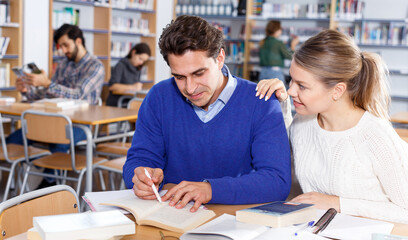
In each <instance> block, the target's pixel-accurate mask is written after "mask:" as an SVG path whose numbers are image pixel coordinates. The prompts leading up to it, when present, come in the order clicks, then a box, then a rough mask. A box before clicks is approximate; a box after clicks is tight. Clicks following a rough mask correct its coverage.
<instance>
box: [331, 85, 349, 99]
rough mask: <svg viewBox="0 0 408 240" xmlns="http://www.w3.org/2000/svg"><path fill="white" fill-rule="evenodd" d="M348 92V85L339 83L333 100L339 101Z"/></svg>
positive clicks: (334, 91) (334, 90)
mask: <svg viewBox="0 0 408 240" xmlns="http://www.w3.org/2000/svg"><path fill="white" fill-rule="evenodd" d="M346 90H347V85H346V84H345V83H344V82H341V83H337V84H336V86H334V88H333V96H332V98H333V100H334V101H337V100H339V99H340V98H341V97H342V96H343V95H344V93H345V92H346Z"/></svg>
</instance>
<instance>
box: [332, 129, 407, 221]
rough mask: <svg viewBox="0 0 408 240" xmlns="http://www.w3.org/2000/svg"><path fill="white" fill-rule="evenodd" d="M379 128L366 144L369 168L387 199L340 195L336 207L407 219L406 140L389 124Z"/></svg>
mask: <svg viewBox="0 0 408 240" xmlns="http://www.w3.org/2000/svg"><path fill="white" fill-rule="evenodd" d="M381 129H382V135H381V136H376V137H375V139H372V140H371V141H370V143H369V144H368V146H369V151H370V156H373V161H372V162H373V164H372V167H373V171H374V173H375V174H376V176H377V178H378V181H379V183H380V184H381V187H382V189H383V191H384V194H385V195H386V196H387V197H388V201H384V202H376V201H368V200H361V199H350V198H340V209H341V212H343V213H346V214H353V215H355V214H357V215H360V216H367V217H372V218H378V219H383V220H388V221H393V222H402V223H408V144H407V143H406V142H404V141H403V140H402V139H401V138H399V136H398V135H397V134H396V133H395V131H394V130H393V129H392V127H388V128H387V127H384V128H383V127H382V128H381Z"/></svg>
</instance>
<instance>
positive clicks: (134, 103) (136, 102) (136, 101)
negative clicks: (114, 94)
mask: <svg viewBox="0 0 408 240" xmlns="http://www.w3.org/2000/svg"><path fill="white" fill-rule="evenodd" d="M142 102H143V98H132V99H130V101H129V102H128V105H127V108H128V109H135V110H138V111H139V109H140V106H142Z"/></svg>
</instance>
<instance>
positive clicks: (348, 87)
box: [257, 30, 408, 223]
mask: <svg viewBox="0 0 408 240" xmlns="http://www.w3.org/2000/svg"><path fill="white" fill-rule="evenodd" d="M387 73H388V72H387V69H386V66H385V65H384V63H383V62H382V60H381V58H380V57H379V56H378V55H377V54H374V53H369V52H361V51H360V49H359V48H358V47H357V46H356V44H355V43H354V42H353V41H352V40H351V39H350V38H349V37H347V36H345V35H344V34H342V33H339V32H337V31H333V30H325V31H322V32H321V33H319V34H318V35H316V36H314V37H312V38H310V39H309V40H307V41H306V42H305V43H304V44H303V45H302V46H301V48H300V49H298V50H297V51H296V52H295V54H294V57H293V61H292V64H291V68H290V74H291V77H292V82H291V84H290V88H289V90H288V91H287V92H286V90H285V87H284V86H283V84H282V82H280V81H279V80H276V79H274V80H264V81H261V82H260V83H259V84H258V92H257V95H260V97H263V96H265V95H266V96H270V95H271V94H272V92H274V91H275V90H276V95H277V96H278V97H279V99H280V100H285V99H286V98H287V94H289V95H290V96H291V97H292V99H293V104H294V106H295V109H296V112H297V113H298V114H297V115H296V116H295V118H294V120H293V123H292V125H291V127H290V141H291V145H292V150H293V156H294V161H295V172H296V176H297V178H298V180H299V183H300V186H301V188H302V190H303V192H304V194H302V195H299V196H297V197H295V198H294V199H292V201H295V202H304V203H313V204H316V205H317V207H318V208H323V209H327V208H330V207H333V208H335V209H337V210H338V211H341V212H342V213H346V214H351V215H357V216H364V217H369V218H378V219H383V220H388V221H393V222H403V223H408V144H407V143H406V142H405V141H403V140H402V139H401V138H400V137H399V136H398V135H397V133H396V132H395V131H394V129H393V128H392V125H391V124H390V122H389V116H388V106H389V103H390V96H389V93H388V78H387V77H388V76H387ZM287 101H289V100H287Z"/></svg>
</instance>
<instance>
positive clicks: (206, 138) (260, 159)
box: [123, 16, 291, 212]
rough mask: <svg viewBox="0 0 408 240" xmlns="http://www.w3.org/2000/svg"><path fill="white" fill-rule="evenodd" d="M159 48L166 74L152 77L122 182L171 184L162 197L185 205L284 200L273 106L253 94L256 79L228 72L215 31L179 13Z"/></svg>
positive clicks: (142, 191) (285, 146) (286, 178)
mask: <svg viewBox="0 0 408 240" xmlns="http://www.w3.org/2000/svg"><path fill="white" fill-rule="evenodd" d="M159 47H160V52H161V54H162V55H163V58H164V60H165V61H166V62H167V64H168V65H169V67H170V69H171V72H172V74H173V76H174V77H172V78H170V79H167V80H163V81H161V82H160V83H158V84H155V85H154V86H153V88H152V89H151V90H150V91H149V93H148V94H147V96H146V98H145V99H144V101H143V104H142V106H141V108H140V110H139V115H138V120H137V122H136V131H135V134H134V136H133V142H132V146H131V148H130V149H129V151H128V155H127V160H126V163H125V165H124V167H123V179H124V181H125V183H126V186H127V187H128V188H133V190H134V192H135V194H136V195H137V196H138V197H140V198H143V199H155V198H156V197H155V195H154V192H153V190H152V187H151V186H152V184H155V185H156V187H158V186H159V184H161V183H163V184H167V183H174V184H176V185H175V186H174V187H172V188H171V189H170V190H169V191H168V192H167V193H166V195H164V196H163V199H162V200H164V201H166V200H170V205H171V206H175V207H176V208H183V207H184V206H185V205H186V204H187V203H188V202H189V201H191V200H193V201H194V202H195V204H194V206H193V207H192V208H191V211H193V212H194V211H196V210H197V209H198V207H199V206H200V205H201V204H204V203H207V202H210V203H220V204H249V203H263V202H270V201H277V200H285V199H286V197H287V196H288V194H289V190H290V181H291V172H290V170H291V169H290V149H289V142H288V138H287V134H286V129H285V125H284V121H283V117H282V111H281V107H280V105H279V102H278V101H277V100H276V98H273V99H272V100H271V101H268V102H266V101H264V100H259V99H255V98H253V94H254V92H255V87H256V85H255V84H254V83H251V82H249V81H247V80H243V79H240V78H238V77H235V76H233V75H231V73H230V71H229V69H228V67H227V66H226V65H225V64H224V61H225V44H224V38H223V34H222V32H221V31H220V30H218V29H216V28H215V27H213V26H212V25H211V24H209V23H208V22H206V21H205V20H204V19H202V18H200V17H196V16H180V17H177V19H176V20H175V21H173V22H172V23H170V24H169V25H167V27H166V28H165V29H164V30H163V33H162V35H161V36H160V40H159ZM144 169H147V170H148V171H149V173H150V175H151V176H152V179H149V178H148V177H147V175H146V174H145V171H144Z"/></svg>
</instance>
